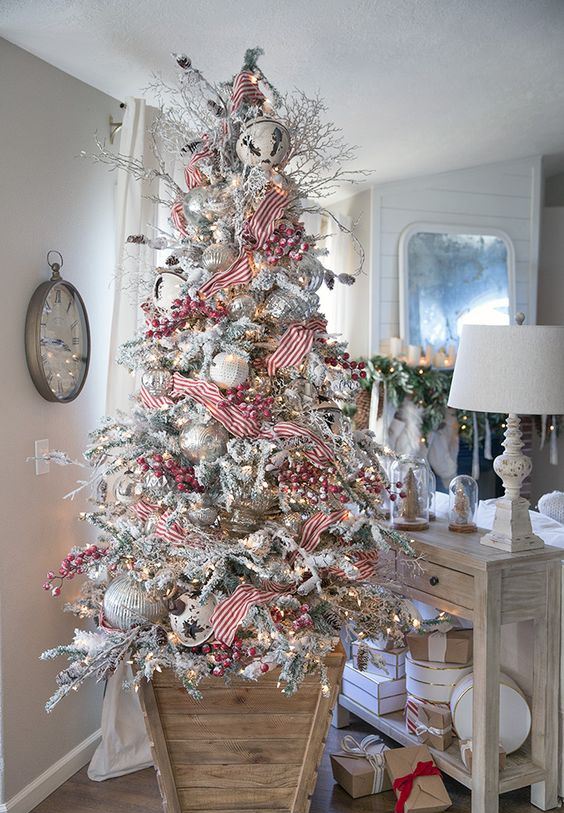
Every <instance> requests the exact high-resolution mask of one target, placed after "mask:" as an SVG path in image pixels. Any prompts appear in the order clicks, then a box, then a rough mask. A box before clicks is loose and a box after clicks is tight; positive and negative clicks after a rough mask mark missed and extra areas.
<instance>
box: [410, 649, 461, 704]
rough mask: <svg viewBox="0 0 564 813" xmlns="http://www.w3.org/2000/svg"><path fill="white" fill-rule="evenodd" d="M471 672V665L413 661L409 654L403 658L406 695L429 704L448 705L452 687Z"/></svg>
mask: <svg viewBox="0 0 564 813" xmlns="http://www.w3.org/2000/svg"><path fill="white" fill-rule="evenodd" d="M471 672H472V664H469V665H467V666H458V665H455V664H446V663H434V662H432V661H414V660H413V658H412V657H411V655H410V654H409V653H407V655H406V656H405V677H406V688H407V692H408V694H411V695H413V696H414V697H416V698H417V699H418V700H427V701H428V702H430V703H449V702H450V698H451V695H452V693H453V691H454V687H455V686H456V685H457V683H458V682H459V681H460V680H461V679H462V678H464V677H466V675H468V674H470V673H471Z"/></svg>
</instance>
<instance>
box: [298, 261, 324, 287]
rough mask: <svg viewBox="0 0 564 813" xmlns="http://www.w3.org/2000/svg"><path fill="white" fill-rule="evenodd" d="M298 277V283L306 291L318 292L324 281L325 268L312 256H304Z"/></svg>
mask: <svg viewBox="0 0 564 813" xmlns="http://www.w3.org/2000/svg"><path fill="white" fill-rule="evenodd" d="M299 275H300V276H299V281H300V282H301V284H302V285H303V287H304V288H305V289H306V290H307V291H318V290H319V289H320V288H321V286H322V285H323V280H324V279H325V268H324V266H323V265H322V264H321V263H320V262H319V260H318V259H317V257H314V256H313V254H304V257H303V259H302V261H301V262H300V266H299Z"/></svg>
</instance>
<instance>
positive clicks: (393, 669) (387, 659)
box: [352, 640, 407, 680]
mask: <svg viewBox="0 0 564 813" xmlns="http://www.w3.org/2000/svg"><path fill="white" fill-rule="evenodd" d="M361 645H362V646H364V647H366V648H367V649H369V650H370V651H371V652H373V653H374V657H375V658H376V659H377V660H378V661H380V662H382V663H383V664H384V665H383V666H379V665H378V663H373V661H372V660H370V659H369V660H368V664H367V665H366V670H365V671H366V672H368V673H370V674H371V675H382V676H383V677H387V678H390V679H391V680H397V679H398V678H402V677H405V653H406V651H407V650H406V648H405V647H403V648H402V649H389V650H382V649H379V648H378V647H376V646H374V644H373V642H372V641H370V640H366V641H362V642H361V641H354V642H353V645H352V660H353V663H354V664H355V665H356V663H357V660H356V659H357V655H358V649H359V646H361Z"/></svg>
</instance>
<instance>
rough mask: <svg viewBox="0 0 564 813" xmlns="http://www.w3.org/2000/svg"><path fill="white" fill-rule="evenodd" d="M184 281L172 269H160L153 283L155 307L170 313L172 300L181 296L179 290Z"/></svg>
mask: <svg viewBox="0 0 564 813" xmlns="http://www.w3.org/2000/svg"><path fill="white" fill-rule="evenodd" d="M185 282H186V281H185V279H184V277H181V276H180V274H176V273H175V272H174V271H161V273H160V274H158V276H157V277H156V279H155V282H154V284H153V304H154V305H155V307H156V308H159V309H160V310H162V311H165V312H167V313H170V312H171V310H172V303H173V302H174V300H175V299H180V298H181V296H182V295H181V290H182V286H183V285H184V284H185Z"/></svg>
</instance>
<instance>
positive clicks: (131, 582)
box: [103, 575, 166, 630]
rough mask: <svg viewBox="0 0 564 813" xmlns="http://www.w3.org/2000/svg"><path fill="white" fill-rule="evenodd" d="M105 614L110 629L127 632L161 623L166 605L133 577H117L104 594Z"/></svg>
mask: <svg viewBox="0 0 564 813" xmlns="http://www.w3.org/2000/svg"><path fill="white" fill-rule="evenodd" d="M103 613H104V621H105V622H106V624H107V625H108V626H109V627H114V628H115V629H120V630H127V629H129V628H130V627H133V626H134V625H135V624H146V623H147V622H149V623H151V624H155V623H156V622H157V621H160V619H161V618H163V617H164V616H165V614H166V605H165V603H164V602H163V600H162V599H161V598H158V597H156V596H154V595H151V594H149V593H148V592H147V591H146V590H145V588H144V587H143V585H142V584H140V583H139V582H138V581H136V580H135V579H134V578H132V577H131V576H125V575H124V576H116V578H115V579H114V580H113V581H112V582H111V583H110V584H109V586H108V589H107V590H106V592H105V594H104V602H103Z"/></svg>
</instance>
